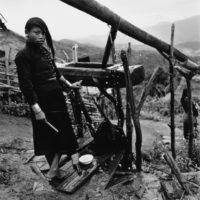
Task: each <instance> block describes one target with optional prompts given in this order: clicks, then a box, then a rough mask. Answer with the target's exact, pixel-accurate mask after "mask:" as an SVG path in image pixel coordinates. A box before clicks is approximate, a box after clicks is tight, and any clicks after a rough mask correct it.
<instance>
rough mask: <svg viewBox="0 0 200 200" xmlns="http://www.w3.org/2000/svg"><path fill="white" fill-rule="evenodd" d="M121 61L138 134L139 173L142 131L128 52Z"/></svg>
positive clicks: (136, 145)
mask: <svg viewBox="0 0 200 200" xmlns="http://www.w3.org/2000/svg"><path fill="white" fill-rule="evenodd" d="M121 59H122V62H123V66H124V73H125V80H126V90H127V94H128V99H129V103H130V108H131V114H132V118H133V122H134V126H135V133H136V142H135V148H136V168H137V171H139V172H140V171H141V170H142V152H141V147H142V130H141V126H140V122H139V116H137V113H136V107H135V98H134V96H133V88H132V81H131V78H130V71H129V67H128V66H129V65H128V60H127V57H126V52H125V51H121Z"/></svg>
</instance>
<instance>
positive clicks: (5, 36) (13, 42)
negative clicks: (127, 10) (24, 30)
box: [0, 15, 200, 61]
mask: <svg viewBox="0 0 200 200" xmlns="http://www.w3.org/2000/svg"><path fill="white" fill-rule="evenodd" d="M174 24H175V38H174V43H175V47H176V48H178V49H180V50H181V51H183V53H185V54H187V55H189V56H200V15H198V16H193V17H190V18H187V19H183V20H179V21H175V22H174ZM171 25H172V23H170V22H162V23H159V24H157V25H155V26H151V27H146V28H143V29H142V30H144V31H146V32H148V33H149V34H152V35H153V36H154V37H157V38H159V39H161V40H163V41H165V42H167V43H169V41H170V33H171ZM8 28H9V27H8ZM106 41H107V35H96V36H91V35H90V36H88V37H85V38H77V39H76V40H70V39H62V40H59V41H54V45H55V48H56V53H57V57H59V58H62V59H65V58H66V57H65V54H64V53H63V52H64V51H65V52H66V53H67V54H68V55H69V57H70V58H71V52H72V51H71V48H72V46H73V45H74V44H78V47H79V48H78V57H84V56H90V58H91V61H101V59H102V57H103V51H104V48H105V45H106ZM128 42H131V43H132V49H134V50H139V51H140V50H149V51H152V50H153V48H151V47H149V46H147V45H144V44H142V43H139V42H138V41H136V40H134V39H132V38H130V37H128V36H125V35H123V34H122V33H120V32H118V34H117V38H116V49H127V46H128ZM24 43H25V37H23V36H21V35H19V34H17V33H15V32H13V31H12V30H8V31H3V30H1V29H0V49H6V48H9V47H11V49H12V52H11V57H14V55H15V54H16V52H17V51H18V50H19V49H21V48H22V47H23V46H24Z"/></svg>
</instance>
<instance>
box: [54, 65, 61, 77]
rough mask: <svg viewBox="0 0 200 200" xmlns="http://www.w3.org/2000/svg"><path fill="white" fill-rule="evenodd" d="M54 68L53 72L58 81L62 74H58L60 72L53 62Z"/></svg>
mask: <svg viewBox="0 0 200 200" xmlns="http://www.w3.org/2000/svg"><path fill="white" fill-rule="evenodd" d="M54 68H55V72H56V78H57V80H59V79H60V77H61V76H62V74H61V73H60V71H59V70H58V68H57V66H56V63H55V62H54Z"/></svg>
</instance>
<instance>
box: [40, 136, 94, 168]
mask: <svg viewBox="0 0 200 200" xmlns="http://www.w3.org/2000/svg"><path fill="white" fill-rule="evenodd" d="M92 141H93V138H92V137H90V138H88V139H86V140H85V139H83V140H80V143H79V147H78V152H80V151H81V150H83V149H84V148H85V147H86V146H88V145H89V144H90V143H91V142H92ZM70 159H71V158H70V157H68V156H64V157H63V158H62V159H61V161H60V163H59V167H62V166H63V165H65V164H66V163H67V162H68V161H70ZM36 164H37V165H38V167H39V168H40V170H41V171H47V170H49V164H48V163H47V161H46V159H45V160H43V161H38V162H36Z"/></svg>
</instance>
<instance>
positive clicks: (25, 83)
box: [15, 52, 38, 105]
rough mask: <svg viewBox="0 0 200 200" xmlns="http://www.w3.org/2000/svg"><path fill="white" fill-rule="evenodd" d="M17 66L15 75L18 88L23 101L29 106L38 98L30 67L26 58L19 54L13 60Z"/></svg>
mask: <svg viewBox="0 0 200 200" xmlns="http://www.w3.org/2000/svg"><path fill="white" fill-rule="evenodd" d="M15 63H16V65H17V74H18V80H19V87H20V89H21V91H22V93H23V95H24V96H25V99H26V100H27V102H28V103H29V104H30V105H33V104H35V103H37V101H38V98H37V95H36V93H35V91H34V87H33V83H32V78H31V67H30V63H29V62H28V59H27V58H26V56H24V55H23V54H22V52H19V53H18V54H17V56H16V58H15Z"/></svg>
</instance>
